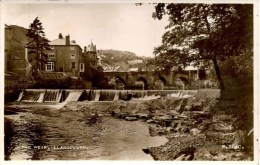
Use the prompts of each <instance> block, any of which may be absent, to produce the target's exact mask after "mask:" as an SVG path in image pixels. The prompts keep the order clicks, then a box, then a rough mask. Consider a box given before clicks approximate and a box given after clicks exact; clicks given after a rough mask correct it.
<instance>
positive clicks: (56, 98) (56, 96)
mask: <svg viewBox="0 0 260 165" xmlns="http://www.w3.org/2000/svg"><path fill="white" fill-rule="evenodd" d="M61 95H62V93H61V91H60V90H53V89H48V90H46V92H45V95H44V102H56V103H58V102H60V99H61Z"/></svg>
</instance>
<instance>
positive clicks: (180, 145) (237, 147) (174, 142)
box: [8, 91, 253, 160]
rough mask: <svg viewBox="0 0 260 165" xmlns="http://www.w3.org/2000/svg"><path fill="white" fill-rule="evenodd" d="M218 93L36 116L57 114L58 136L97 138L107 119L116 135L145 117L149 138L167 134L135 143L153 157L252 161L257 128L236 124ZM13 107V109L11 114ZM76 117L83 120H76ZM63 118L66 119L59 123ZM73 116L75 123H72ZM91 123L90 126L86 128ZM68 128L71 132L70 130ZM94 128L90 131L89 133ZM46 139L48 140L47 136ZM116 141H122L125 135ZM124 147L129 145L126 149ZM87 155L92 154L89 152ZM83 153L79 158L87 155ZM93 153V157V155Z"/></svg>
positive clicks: (81, 105)
mask: <svg viewBox="0 0 260 165" xmlns="http://www.w3.org/2000/svg"><path fill="white" fill-rule="evenodd" d="M218 98H219V92H218V91H213V92H208V91H207V92H198V93H197V95H195V96H193V97H186V98H172V97H164V98H157V99H154V100H143V101H142V100H131V101H122V100H121V101H120V100H118V101H114V102H88V101H83V102H70V103H68V104H66V105H65V106H64V107H62V108H61V109H58V110H56V112H55V113H53V112H50V110H48V109H47V110H46V109H45V110H38V111H33V114H34V115H39V116H38V117H37V118H35V120H37V121H41V122H43V123H44V121H48V119H47V118H49V117H56V121H55V120H52V122H54V123H51V122H50V123H48V124H49V126H50V125H52V127H53V128H54V129H55V128H57V129H61V126H63V127H64V128H62V130H63V132H60V131H57V132H60V134H59V135H55V137H56V136H57V137H59V136H62V135H63V134H65V135H66V136H68V135H70V136H73V135H74V134H75V133H76V132H77V135H78V134H82V135H83V134H84V136H86V135H87V136H89V138H90V139H91V140H94V141H95V140H96V141H97V139H99V136H100V133H99V132H102V131H101V130H100V129H103V127H101V128H100V124H99V123H100V122H104V121H106V122H104V124H108V125H110V128H111V129H113V128H115V130H116V131H114V132H115V136H117V134H120V132H122V131H123V133H122V134H123V135H125V133H124V131H126V129H128V132H136V130H135V126H136V124H137V123H136V122H141V123H143V124H145V125H146V128H148V129H147V131H148V130H149V134H150V135H149V136H150V137H158V136H159V137H166V138H167V139H168V141H164V143H163V144H155V145H154V146H152V145H150V146H148V145H147V146H145V145H142V144H145V143H136V145H139V150H141V149H142V151H143V153H146V154H149V155H151V156H152V157H153V159H154V160H253V153H252V152H253V151H252V148H249V147H248V146H247V144H248V141H250V140H251V139H252V133H249V132H246V131H245V130H239V129H237V127H236V123H237V119H236V118H234V117H233V116H232V115H230V114H226V113H224V112H223V111H218V110H216V108H217V104H219V102H220V100H219V99H218ZM10 107H12V106H9V109H10ZM233 108H235V107H233ZM11 111H12V110H11ZM11 111H10V110H9V113H10V112H11ZM69 116H70V117H69ZM71 116H73V117H71ZM78 116H80V117H78ZM111 117H113V118H114V119H116V121H117V122H116V123H113V122H108V121H110V120H111V119H109V120H108V118H111ZM26 118H28V117H26ZM29 118H30V117H29ZM43 118H45V119H43ZM59 118H65V119H66V120H60V119H59ZM73 118H77V119H78V120H77V121H74V120H73ZM9 119H10V118H9ZM9 119H8V120H9ZM12 120H14V119H12ZM61 121H62V123H60V122H61ZM72 121H73V122H75V123H73V124H71V123H72ZM125 122H127V123H132V127H131V126H129V124H126V125H127V126H126V127H121V125H125V124H124V123H125ZM30 123H31V122H30ZM58 123H59V124H58ZM68 123H70V124H68ZM86 125H88V126H90V127H84V128H83V126H86ZM130 125H131V124H130ZM137 126H138V124H137ZM67 127H68V128H67ZM43 128H44V127H43ZM136 128H137V127H136ZM68 130H69V132H67V131H68ZM75 130H76V131H75ZM89 132H90V133H91V136H90V135H88V133H89ZM141 132H142V131H139V132H138V131H137V134H135V135H134V134H131V133H130V134H129V135H127V136H136V135H138V134H142V133H141ZM123 135H122V136H123ZM43 137H44V136H43ZM44 138H45V139H48V137H44ZM142 138H143V139H142ZM147 139H149V138H148V137H147V136H140V138H139V139H136V140H137V141H146V140H147ZM91 140H84V142H83V144H86V143H89V144H92V142H90V141H91ZM117 140H119V141H121V140H122V139H120V138H119V139H117ZM134 141H135V140H134ZM107 142H108V143H113V144H114V145H119V146H120V143H116V142H115V141H106V142H105V143H107ZM79 144H81V143H79ZM129 146H130V145H129ZM129 146H128V147H129ZM140 146H141V148H140ZM107 148H108V150H107V152H110V150H113V149H112V148H113V147H107ZM124 149H125V150H127V148H124ZM132 151H134V150H132ZM83 153H84V152H83ZM55 154H57V153H55ZM84 154H85V155H86V154H87V155H89V154H90V153H84ZM128 155H129V154H128ZM130 155H131V153H130ZM82 156H83V155H82ZM82 156H81V157H80V158H83V157H82ZM86 158H87V157H85V159H86ZM88 158H89V159H93V158H94V157H92V158H91V156H90V157H88ZM99 158H100V159H101V158H104V159H109V157H107V156H106V155H103V156H100V157H96V159H99ZM114 158H115V159H117V158H116V157H114ZM94 159H95V158H94ZM130 159H131V158H130Z"/></svg>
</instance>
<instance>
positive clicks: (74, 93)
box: [64, 90, 84, 102]
mask: <svg viewBox="0 0 260 165" xmlns="http://www.w3.org/2000/svg"><path fill="white" fill-rule="evenodd" d="M83 91H84V90H70V92H69V95H68V97H67V98H66V100H65V101H64V102H70V101H78V100H79V98H80V96H81V95H82V93H83Z"/></svg>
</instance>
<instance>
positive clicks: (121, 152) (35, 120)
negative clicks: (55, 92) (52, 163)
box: [5, 105, 167, 160]
mask: <svg viewBox="0 0 260 165" xmlns="http://www.w3.org/2000/svg"><path fill="white" fill-rule="evenodd" d="M20 107H23V108H20V109H23V111H26V112H18V113H17V114H12V113H11V114H8V115H5V159H6V160H26V159H30V160H52V159H53V160H75V159H81V160H89V159H97V160H152V157H151V156H150V155H146V154H145V153H144V152H143V151H142V149H143V148H147V147H151V146H159V145H162V144H164V143H166V142H167V139H166V138H164V137H151V136H150V135H149V131H148V126H147V124H146V123H143V122H140V121H134V122H129V121H124V120H119V119H114V118H112V117H110V116H103V117H100V118H99V120H98V121H99V122H96V123H95V124H92V125H89V124H88V123H87V122H86V120H87V117H88V116H86V114H84V113H83V112H75V111H65V110H59V109H51V108H50V107H40V106H32V105H30V106H29V105H28V106H25V105H23V106H21V105H20ZM5 110H8V107H6V108H5Z"/></svg>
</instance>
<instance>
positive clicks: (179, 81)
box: [104, 71, 196, 89]
mask: <svg viewBox="0 0 260 165" xmlns="http://www.w3.org/2000/svg"><path fill="white" fill-rule="evenodd" d="M104 77H105V79H106V81H107V82H110V81H111V80H115V81H116V83H119V84H121V85H122V86H124V88H131V87H136V86H138V84H139V86H140V84H142V88H143V89H153V87H155V86H156V89H158V86H161V87H162V88H163V87H165V86H169V87H170V86H176V85H177V86H186V85H188V84H189V83H190V81H192V80H193V79H194V78H192V77H196V72H195V73H192V74H191V73H189V72H187V73H182V74H180V73H178V74H176V73H174V72H170V73H166V72H158V71H139V72H104Z"/></svg>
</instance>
